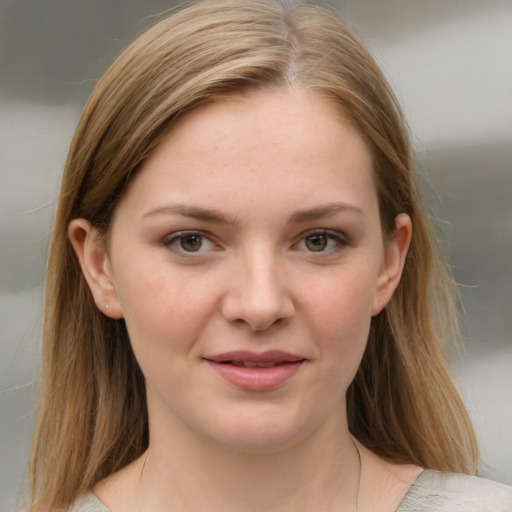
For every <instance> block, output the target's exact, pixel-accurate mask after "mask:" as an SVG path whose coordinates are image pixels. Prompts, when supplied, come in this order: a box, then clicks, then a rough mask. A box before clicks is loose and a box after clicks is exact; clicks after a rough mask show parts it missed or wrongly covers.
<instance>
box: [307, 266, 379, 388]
mask: <svg viewBox="0 0 512 512" xmlns="http://www.w3.org/2000/svg"><path fill="white" fill-rule="evenodd" d="M369 275H371V272H350V273H348V272H347V273H343V272H339V273H337V274H336V275H333V276H331V279H329V280H326V281H325V282H321V283H317V285H315V286H310V287H309V291H308V296H307V304H305V307H304V310H305V311H308V313H307V314H308V316H309V320H308V323H309V325H310V329H311V335H312V337H314V339H315V340H316V346H317V348H318V350H319V353H320V354H319V355H320V358H321V360H322V361H323V362H324V364H326V365H328V366H329V367H330V368H331V370H332V371H333V372H334V373H335V375H336V377H335V378H337V379H342V380H343V381H344V384H346V385H348V381H350V380H351V379H352V377H353V375H355V372H356V371H357V367H358V366H359V362H360V360H361V357H362V355H363V353H364V350H365V347H366V342H367V339H368V333H369V329H370V324H371V309H372V304H373V295H374V288H375V284H374V283H375V281H374V279H371V278H369ZM345 381H347V382H345Z"/></svg>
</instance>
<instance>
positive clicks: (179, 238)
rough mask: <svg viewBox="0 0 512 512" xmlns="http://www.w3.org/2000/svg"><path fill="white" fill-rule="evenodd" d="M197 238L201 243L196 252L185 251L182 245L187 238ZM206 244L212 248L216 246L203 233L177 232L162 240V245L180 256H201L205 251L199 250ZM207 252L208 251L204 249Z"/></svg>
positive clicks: (208, 236)
mask: <svg viewBox="0 0 512 512" xmlns="http://www.w3.org/2000/svg"><path fill="white" fill-rule="evenodd" d="M193 237H195V238H197V239H199V240H200V241H201V244H200V245H199V247H198V248H197V250H196V251H187V250H186V249H185V248H184V247H183V245H182V243H183V241H185V240H186V239H187V238H193ZM205 242H206V243H207V244H209V245H211V246H212V248H213V247H215V246H216V244H215V242H213V241H212V240H211V235H208V234H207V233H204V232H202V231H179V232H177V233H172V234H171V235H169V236H168V237H166V238H164V240H163V242H162V244H163V245H164V246H165V247H167V248H169V249H171V250H173V251H175V252H177V253H178V254H181V255H195V254H201V253H203V252H204V251H205V250H204V249H203V250H201V249H202V248H203V245H204V243H205ZM179 245H181V247H179ZM206 250H208V249H206Z"/></svg>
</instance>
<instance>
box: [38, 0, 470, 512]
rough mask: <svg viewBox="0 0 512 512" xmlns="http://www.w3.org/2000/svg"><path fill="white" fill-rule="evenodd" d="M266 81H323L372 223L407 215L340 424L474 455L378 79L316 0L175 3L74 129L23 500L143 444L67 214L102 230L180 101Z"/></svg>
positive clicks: (111, 323)
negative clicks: (366, 161) (367, 157)
mask: <svg viewBox="0 0 512 512" xmlns="http://www.w3.org/2000/svg"><path fill="white" fill-rule="evenodd" d="M278 87H281V88H283V87H299V88H303V89H306V90H309V91H312V92H314V93H317V94H319V95H322V96H323V97H324V98H326V99H327V100H329V101H330V102H331V103H332V105H333V106H335V107H336V108H338V109H339V110H340V112H341V113H342V114H343V116H344V118H345V119H347V121H348V122H350V123H352V124H353V125H354V126H355V127H356V128H357V129H358V131H359V133H360V134H361V135H362V136H363V137H364V138H365V140H366V142H367V144H368V146H369V148H370V149H371V152H372V155H373V163H374V166H373V167H374V180H375V183H376V187H377V192H378V200H379V208H380V216H381V223H382V227H383V232H384V234H385V235H389V234H390V233H392V231H393V228H394V221H395V218H396V216H397V215H398V214H399V213H402V212H404V213H407V214H408V215H409V216H410V217H411V219H412V222H413V235H412V242H411V246H410V249H409V253H408V256H407V258H406V262H405V269H404V272H403V277H402V279H401V282H400V284H399V286H398V289H397V290H396V292H395V294H394V296H393V298H392V300H391V302H390V303H389V305H388V306H387V308H386V309H385V310H384V311H383V312H382V313H381V314H379V315H378V316H376V317H375V318H373V319H372V324H371V329H370V336H369V340H368V346H367V349H366V352H365V354H364V357H363V361H362V364H361V366H360V368H359V370H358V373H357V375H356V377H355V380H354V381H353V383H352V385H351V387H350V388H349V391H348V396H347V403H348V420H349V427H350V429H351V432H352V433H353V434H354V435H355V436H356V437H357V438H358V439H359V440H360V441H361V442H362V443H363V444H365V445H366V446H367V447H368V448H370V449H371V450H373V451H375V452H376V453H377V454H379V455H381V456H382V457H385V458H387V459H390V460H394V461H401V462H411V463H415V464H418V465H421V466H423V467H425V468H432V469H437V470H442V471H459V472H467V473H474V472H475V471H476V467H477V462H478V450H477V444H476V439H475V434H474V431H473V427H472V425H471V421H470V419H469V416H468V413H467V411H466V409H465V407H464V405H463V403H462V401H461V399H460V397H459V394H458V393H457V390H456V388H455V386H454V384H453V382H452V380H451V378H450V376H449V373H448V371H447V367H446V363H445V359H444V357H443V355H442V350H441V342H442V340H443V339H445V338H446V336H445V333H446V325H448V326H450V325H452V326H453V325H455V321H456V317H455V312H454V306H453V301H452V299H451V292H452V290H451V278H450V275H449V272H448V271H447V267H446V265H445V264H444V263H443V261H442V259H441V258H440V255H439V251H438V248H437V245H436V241H435V240H436V239H435V236H434V235H433V233H432V232H431V231H430V229H429V226H428V224H429V223H428V216H427V214H426V211H425V209H424V207H423V205H422V202H421V198H420V197H419V192H418V188H417V186H416V184H415V181H414V176H413V171H412V168H413V155H412V150H411V145H410V140H409V133H408V129H407V125H406V123H405V120H404V118H403V115H402V112H401V110H400V107H399V105H398V103H397V101H396V99H395V96H394V95H393V93H392V91H391V89H390V87H389V85H388V84H387V82H386V80H385V78H384V77H383V75H382V73H381V71H380V70H379V68H378V66H377V65H376V63H375V62H374V60H373V58H372V57H371V56H370V54H369V53H368V52H367V50H366V49H365V48H364V46H363V45H362V44H361V42H360V41H359V40H358V39H357V38H356V37H355V36H354V34H353V33H352V32H351V31H350V30H349V29H348V28H347V27H346V26H345V25H344V23H343V22H342V21H341V20H340V19H339V18H338V16H337V15H336V14H335V13H334V12H331V11H330V10H329V9H327V8H321V7H318V6H315V5H311V4H304V3H298V4H297V3H294V4H291V3H290V2H286V3H284V2H283V3H277V2H271V1H265V0H207V1H202V2H199V3H193V4H190V5H188V6H187V7H186V8H184V9H181V10H179V11H176V12H175V13H173V15H171V16H169V17H167V18H166V19H164V20H163V21H161V22H160V23H158V24H156V25H155V26H153V27H152V28H150V29H149V30H148V31H147V32H146V33H144V34H143V35H142V36H140V37H139V38H138V39H137V40H136V41H135V42H134V43H132V45H131V46H129V47H128V48H127V49H126V50H125V51H124V52H123V53H122V55H121V56H120V57H119V58H118V59H117V60H116V61H115V62H114V64H113V65H112V66H111V67H110V69H109V70H108V71H107V72H106V73H105V75H104V76H103V78H102V79H101V80H100V81H99V83H98V84H97V86H96V88H95V90H94V92H93V93H92V96H91V98H90V100H89V103H88V104H87V106H86V108H85V111H84V113H83V115H82V118H81V120H80V122H79V124H78V127H77V130H76V133H75V136H74V139H73V142H72V144H71V148H70V151H69V155H68V159H67V162H66V167H65V172H64V177H63V181H62V188H61V192H60V198H59V204H58V211H57V216H56V221H55V227H54V231H53V239H52V243H51V249H50V258H49V263H48V271H47V284H46V303H45V308H46V310H45V321H44V334H43V362H42V396H41V405H40V411H39V419H38V422H37V425H36V429H35V435H34V441H33V448H32V456H31V466H30V498H29V499H30V510H31V511H33V512H36V511H43V510H44V511H47V510H53V509H57V508H59V507H65V506H67V505H68V504H69V503H71V502H72V501H73V500H75V499H76V498H77V497H78V496H80V495H81V494H83V493H85V492H87V491H89V490H90V489H91V488H92V487H93V486H94V484H95V483H97V482H98V481H99V480H101V479H103V478H105V477H106V476H108V475H110V474H112V473H113V472H115V471H117V470H119V469H120V468H122V467H123V466H125V465H127V464H128V463H130V462H131V461H133V460H134V459H135V458H137V457H138V456H140V455H141V453H142V452H143V451H144V450H145V449H146V448H147V445H148V417H147V410H146V399H145V387H144V378H143V375H142V374H141V371H140V369H139V367H138V365H137V362H136V360H135V358H134V355H133V353H132V350H131V347H130V342H129V339H128V335H127V331H126V328H125V325H124V321H123V320H113V319H110V318H107V317H106V316H104V315H103V314H102V313H101V312H100V311H99V310H98V309H97V308H96V306H95V304H94V302H93V300H92V296H91V294H90V292H89V289H88V287H87V284H86V282H85V279H84V277H83V275H82V272H81V270H80V267H79V264H78V261H77V258H76V256H75V254H74V252H73V249H72V247H71V244H70V241H69V240H68V236H67V228H68V224H69V222H70V221H71V220H72V219H74V218H78V217H83V218H86V219H88V220H89V221H90V222H91V223H92V224H93V225H94V226H95V227H96V228H98V229H99V230H100V232H103V233H105V234H107V233H108V229H109V226H110V223H111V219H112V215H113V212H114V210H115V208H116V205H117V202H118V201H119V198H120V197H122V195H123V192H124V191H125V189H126V187H127V186H128V185H129V183H130V181H131V179H132V178H133V176H134V175H135V174H136V173H137V171H138V169H139V168H140V167H141V166H142V164H143V163H144V162H145V160H146V159H147V158H148V156H149V155H150V154H151V153H152V151H153V150H154V149H155V148H156V147H157V146H158V144H159V143H160V142H161V141H162V140H163V138H164V137H166V136H167V135H168V134H169V133H170V132H171V131H172V128H173V126H174V124H175V123H176V122H177V120H178V119H179V118H180V116H181V115H182V114H183V113H184V112H187V111H190V110H191V109H194V108H196V107H197V106H199V105H201V104H205V103H208V102H211V101H214V100H219V99H222V98H225V97H229V96H231V95H236V94H241V93H243V92H245V91H247V90H250V89H254V88H260V89H261V88H278ZM443 318H444V320H446V321H445V322H443ZM449 332H454V331H453V330H452V331H450V330H449ZM449 336H451V334H449Z"/></svg>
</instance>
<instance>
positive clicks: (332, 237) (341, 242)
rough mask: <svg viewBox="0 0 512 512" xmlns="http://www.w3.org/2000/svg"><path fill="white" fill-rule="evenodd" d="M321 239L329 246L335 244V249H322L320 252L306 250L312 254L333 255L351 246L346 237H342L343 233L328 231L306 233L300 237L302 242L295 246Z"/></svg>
mask: <svg viewBox="0 0 512 512" xmlns="http://www.w3.org/2000/svg"><path fill="white" fill-rule="evenodd" d="M315 237H317V238H319V239H322V240H323V241H325V242H326V243H327V244H329V243H330V242H334V243H335V247H331V248H328V249H326V248H321V249H320V250H318V251H315V250H311V249H308V248H305V249H304V250H305V251H307V252H310V253H312V254H316V253H319V254H322V253H332V252H334V251H337V250H340V249H341V248H343V247H345V246H347V245H348V244H349V241H348V239H347V237H346V236H344V235H342V234H341V233H338V232H336V231H327V230H322V229H320V230H312V231H308V232H306V233H302V234H301V235H300V240H299V241H298V242H297V243H296V244H295V245H294V247H298V246H299V245H300V244H304V245H305V244H307V240H311V239H313V238H315Z"/></svg>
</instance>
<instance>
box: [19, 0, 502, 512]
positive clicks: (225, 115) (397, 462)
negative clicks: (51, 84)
mask: <svg viewBox="0 0 512 512" xmlns="http://www.w3.org/2000/svg"><path fill="white" fill-rule="evenodd" d="M450 284H451V283H450V279H449V275H448V272H447V270H446V267H445V266H444V264H443V263H442V261H441V260H440V258H439V256H438V252H437V248H436V247H435V244H434V238H433V237H432V236H431V235H430V233H429V229H428V226H427V222H426V214H425V212H424V210H423V209H422V206H421V200H420V198H419V197H418V191H417V189H416V186H415V184H414V180H413V175H412V155H411V148H410V143H409V138H408V134H407V129H406V125H405V122H404V119H403V117H402V114H401V111H400V108H399V106H398V104H397V102H396V100H395V98H394V96H393V94H392V92H391V91H390V88H389V86H388V85H387V83H386V81H385V79H384V78H383V76H382V74H381V72H380V71H379V69H378V68H377V66H376V64H375V63H374V61H373V60H372V58H371V57H370V55H369V54H368V53H367V51H366V50H365V49H364V48H363V47H362V45H361V44H360V43H359V42H358V41H357V39H356V38H355V37H354V36H353V35H352V34H351V33H350V32H349V31H348V30H347V29H346V27H344V25H343V24H342V23H341V22H340V21H339V20H338V19H337V17H336V16H335V15H334V14H333V13H331V12H329V11H328V10H326V9H323V8H319V7H315V6H312V5H307V4H302V5H300V4H298V5H294V6H288V7H285V6H282V5H279V4H275V3H271V2H266V1H245V0H243V1H239V0H218V1H217V0H214V1H207V2H200V3H196V4H192V5H190V6H189V7H187V8H185V9H183V10H181V11H178V12H176V13H175V14H173V15H172V16H171V17H169V18H168V19H166V20H164V21H162V22H161V23H159V24H157V25H156V26H155V27H153V28H152V29H150V30H149V31H148V32H146V33H145V34H144V35H142V36H141V37H140V38H139V39H138V40H137V41H135V42H134V43H133V44H132V45H131V46H130V47H129V48H128V49H127V50H126V51H125V52H124V53H123V54H122V55H121V56H120V57H119V58H118V60H117V61H116V62H115V63H114V64H113V65H112V67H111V68H110V69H109V71H108V72H107V73H106V74H105V76H104V77H103V79H102V80H101V81H100V83H99V84H98V86H97V87H96V89H95V91H94V93H93V95H92V97H91V99H90V102H89V104H88V106H87V108H86V110H85V112H84V114H83V116H82V119H81V121H80V124H79V126H78V128H77V131H76V134H75V138H74V140H73V143H72V147H71V149H70V153H69V157H68V161H67V164H66V170H65V174H64V177H63V182H62V189H61V195H60V202H59V210H58V213H57V219H56V224H55V230H54V236H53V242H52V247H51V255H50V262H49V268H48V283H47V297H46V308H47V310H46V316H45V332H44V360H43V396H42V405H41V411H40V417H39V422H38V425H37V428H36V433H35V439H34V446H33V455H32V465H31V503H30V507H29V510H31V511H34V512H35V511H42V510H44V511H48V510H57V509H62V508H64V509H70V510H72V511H75V512H77V511H83V510H84V511H85V510H97V511H103V512H105V511H108V510H112V511H113V512H117V511H123V512H125V511H132V510H133V511H137V510H144V511H148V512H151V511H158V510H173V511H178V512H179V511H185V510H222V511H241V510H243V511H247V510H258V511H260V510H276V511H284V510H294V511H297V510H303V511H313V510H314V511H317V510H322V511H331V510H332V511H334V510H347V511H349V510H355V511H361V512H362V511H370V510H371V511H375V510H378V511H381V512H386V511H394V510H399V511H402V512H403V511H406V510H436V511H437V510H457V507H459V509H461V510H462V509H464V510H475V511H477V510H478V511H482V510H493V511H496V510H510V509H511V508H512V493H511V491H510V490H509V489H508V488H507V487H506V486H502V485H500V484H495V483H492V482H488V481H485V480H481V479H477V478H475V477H471V476H464V475H462V474H466V475H472V474H475V473H476V470H477V463H478V450H477V443H476V440H475V435H474V432H473V428H472V425H471V421H470V419H469V416H468V414H467V411H466V409H465V407H464V405H463V403H462V401H461V399H460V397H459V395H458V394H457V391H456V389H455V387H454V385H453V383H452V381H451V378H450V376H449V374H448V372H447V369H446V364H445V361H444V359H443V356H442V354H441V350H440V342H441V340H442V338H443V336H446V328H447V326H448V327H449V325H453V322H454V313H453V304H452V302H451V300H450ZM443 315H444V317H445V318H443ZM443 320H445V321H443ZM438 326H444V330H443V331H442V332H441V330H440V328H439V327H438ZM453 332H455V331H454V330H452V331H451V335H453ZM448 334H450V333H448ZM454 473H458V474H454Z"/></svg>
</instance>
